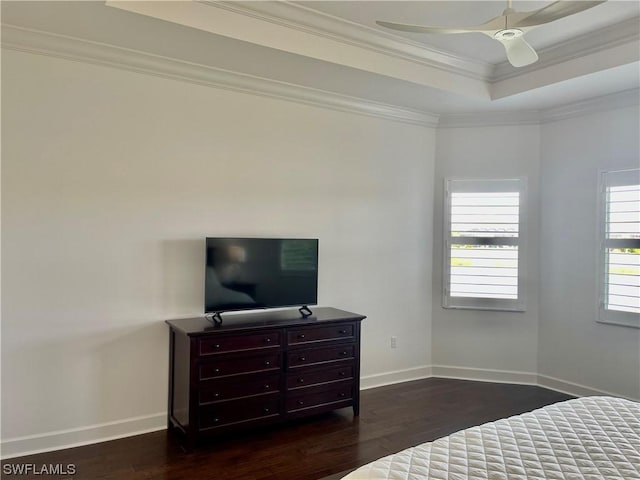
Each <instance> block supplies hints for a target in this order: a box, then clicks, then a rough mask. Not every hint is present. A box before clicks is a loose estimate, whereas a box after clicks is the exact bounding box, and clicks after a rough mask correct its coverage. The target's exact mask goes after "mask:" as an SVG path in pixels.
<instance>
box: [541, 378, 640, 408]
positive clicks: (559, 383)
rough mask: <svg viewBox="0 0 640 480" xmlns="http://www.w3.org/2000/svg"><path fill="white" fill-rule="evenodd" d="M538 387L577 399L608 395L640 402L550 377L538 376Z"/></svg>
mask: <svg viewBox="0 0 640 480" xmlns="http://www.w3.org/2000/svg"><path fill="white" fill-rule="evenodd" d="M538 385H539V386H541V387H544V388H548V389H549V390H555V391H556V392H561V393H566V394H569V395H574V396H576V397H589V396H593V395H606V396H610V397H622V398H626V399H628V400H634V401H636V402H639V401H640V396H639V397H630V396H627V395H620V394H619V393H614V392H608V391H606V390H599V389H596V388H592V387H587V386H586V385H581V384H579V383H573V382H567V381H566V380H561V379H559V378H555V377H550V376H548V375H538Z"/></svg>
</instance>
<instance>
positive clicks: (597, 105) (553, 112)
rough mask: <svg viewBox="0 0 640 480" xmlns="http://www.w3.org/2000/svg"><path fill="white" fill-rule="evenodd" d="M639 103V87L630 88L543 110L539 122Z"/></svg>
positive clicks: (634, 105)
mask: <svg viewBox="0 0 640 480" xmlns="http://www.w3.org/2000/svg"><path fill="white" fill-rule="evenodd" d="M639 105H640V88H632V89H631V90H624V91H622V92H617V93H611V94H608V95H601V96H599V97H594V98H589V99H587V100H581V101H579V102H573V103H568V104H566V105H561V106H559V107H554V108H550V109H547V110H543V111H542V112H541V114H540V121H541V123H550V122H557V121H559V120H565V119H567V118H574V117H581V116H584V115H590V114H593V113H598V112H604V111H607V110H616V109H620V108H627V107H638V106H639Z"/></svg>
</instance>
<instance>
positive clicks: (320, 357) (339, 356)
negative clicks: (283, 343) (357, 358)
mask: <svg viewBox="0 0 640 480" xmlns="http://www.w3.org/2000/svg"><path fill="white" fill-rule="evenodd" d="M354 352H355V345H334V346H331V347H322V348H308V349H304V350H294V351H292V352H288V353H287V365H288V366H289V368H297V367H304V366H307V365H314V364H317V363H324V362H336V361H340V360H348V359H352V358H353V357H354Z"/></svg>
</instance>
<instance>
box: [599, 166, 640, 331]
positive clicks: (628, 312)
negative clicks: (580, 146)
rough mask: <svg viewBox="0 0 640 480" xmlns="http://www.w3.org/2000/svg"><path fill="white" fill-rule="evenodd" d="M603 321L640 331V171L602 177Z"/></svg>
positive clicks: (605, 174)
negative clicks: (633, 327) (639, 328)
mask: <svg viewBox="0 0 640 480" xmlns="http://www.w3.org/2000/svg"><path fill="white" fill-rule="evenodd" d="M600 196H601V198H600V212H601V214H600V250H601V251H600V275H599V277H600V278H599V282H600V321H602V322H607V323H616V324H622V325H629V326H637V327H640V170H638V169H634V170H619V171H611V172H602V173H601V175H600Z"/></svg>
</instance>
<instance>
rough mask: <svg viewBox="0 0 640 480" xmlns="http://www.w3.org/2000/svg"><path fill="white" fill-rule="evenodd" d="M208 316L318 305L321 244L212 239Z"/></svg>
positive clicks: (206, 294) (208, 255)
mask: <svg viewBox="0 0 640 480" xmlns="http://www.w3.org/2000/svg"><path fill="white" fill-rule="evenodd" d="M206 246H207V252H206V272H205V292H204V310H205V313H215V312H223V311H229V310H248V309H254V308H268V307H291V306H303V305H315V304H316V303H317V301H318V240H317V239H302V238H207V240H206Z"/></svg>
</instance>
